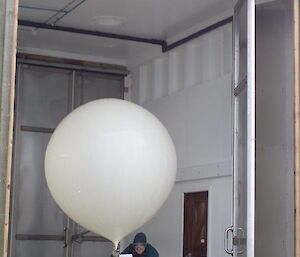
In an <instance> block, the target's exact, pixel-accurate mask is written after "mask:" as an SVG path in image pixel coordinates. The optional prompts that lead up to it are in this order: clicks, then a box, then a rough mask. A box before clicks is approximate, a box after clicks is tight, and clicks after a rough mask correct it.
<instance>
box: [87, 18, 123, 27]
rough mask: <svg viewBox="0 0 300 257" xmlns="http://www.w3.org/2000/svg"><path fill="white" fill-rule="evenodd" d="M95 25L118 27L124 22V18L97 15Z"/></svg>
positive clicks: (94, 20) (94, 19)
mask: <svg viewBox="0 0 300 257" xmlns="http://www.w3.org/2000/svg"><path fill="white" fill-rule="evenodd" d="M92 23H93V24H94V25H100V26H107V27H117V26H121V25H122V24H123V23H124V18H122V17H119V16H96V17H94V18H93V22H92Z"/></svg>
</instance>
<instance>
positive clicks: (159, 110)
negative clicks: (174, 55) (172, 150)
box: [144, 75, 231, 168]
mask: <svg viewBox="0 0 300 257" xmlns="http://www.w3.org/2000/svg"><path fill="white" fill-rule="evenodd" d="M230 85H231V75H226V76H223V77H221V78H219V79H217V80H214V81H210V82H207V83H204V84H202V85H199V86H194V87H190V88H187V89H185V90H182V91H179V92H177V93H175V94H172V95H170V96H167V97H164V98H161V99H158V100H156V101H149V102H147V103H146V104H145V105H144V106H145V107H146V108H147V109H149V110H150V111H151V112H152V113H154V114H155V115H156V116H157V117H158V118H159V119H160V120H161V121H162V123H163V124H164V125H165V126H166V128H167V129H168V131H169V132H170V134H171V136H172V139H173V140H174V143H175V146H176V150H177V154H178V160H179V161H178V166H179V168H183V167H191V166H195V165H196V166H197V165H199V164H206V163H216V162H220V161H224V160H228V159H230V158H231V151H230V150H231V90H230V87H231V86H230Z"/></svg>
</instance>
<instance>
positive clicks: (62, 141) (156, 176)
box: [45, 99, 177, 246]
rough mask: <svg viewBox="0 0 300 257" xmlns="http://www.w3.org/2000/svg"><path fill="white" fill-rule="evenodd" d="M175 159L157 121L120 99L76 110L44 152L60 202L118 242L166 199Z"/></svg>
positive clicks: (51, 186)
mask: <svg viewBox="0 0 300 257" xmlns="http://www.w3.org/2000/svg"><path fill="white" fill-rule="evenodd" d="M176 166H177V163H176V152H175V148H174V144H173V142H172V139H171V137H170V136H169V134H168V132H167V130H166V129H165V127H164V126H163V125H162V124H161V123H160V121H159V120H158V119H157V118H156V117H155V116H154V115H152V114H151V113H150V112H148V111H147V110H145V109H144V108H142V107H140V106H138V105H136V104H133V103H131V102H127V101H125V100H119V99H102V100H97V101H93V102H90V103H87V104H85V105H82V106H80V107H79V108H77V109H75V110H74V111H73V112H72V113H70V114H69V115H68V116H67V117H66V118H65V119H64V120H63V121H62V122H61V123H60V124H59V126H58V127H57V129H56V130H55V132H54V133H53V135H52V137H51V139H50V142H49V144H48V147H47V151H46V156H45V173H46V180H47V183H48V186H49V189H50V192H51V194H52V196H53V197H54V199H55V200H56V202H57V203H58V205H59V206H60V207H61V209H62V210H63V211H64V212H65V213H66V214H67V215H68V216H70V217H71V218H72V219H73V220H74V221H76V222H77V223H79V224H80V225H82V226H83V227H85V228H87V229H89V230H91V231H93V232H96V233H98V234H100V235H102V236H104V237H106V238H107V239H109V240H111V241H112V242H113V243H114V245H115V246H117V244H118V242H119V241H120V240H121V239H122V238H123V237H124V236H126V235H127V234H129V233H130V232H132V231H134V230H135V229H137V228H139V227H140V226H142V225H143V224H144V223H145V222H147V221H148V220H149V219H150V218H151V217H152V216H153V215H154V214H155V213H156V212H157V211H158V209H159V208H160V207H161V206H162V204H163V203H164V201H165V200H166V198H167V197H168V195H169V193H170V191H171V189H172V187H173V185H174V181H175V176H176V169H177V167H176Z"/></svg>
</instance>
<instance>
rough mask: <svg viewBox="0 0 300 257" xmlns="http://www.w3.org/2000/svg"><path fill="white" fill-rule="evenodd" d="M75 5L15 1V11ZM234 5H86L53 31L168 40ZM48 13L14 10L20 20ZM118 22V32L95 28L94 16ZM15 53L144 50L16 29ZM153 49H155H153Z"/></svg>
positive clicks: (133, 1)
mask: <svg viewBox="0 0 300 257" xmlns="http://www.w3.org/2000/svg"><path fill="white" fill-rule="evenodd" d="M72 1H75V2H74V4H76V3H79V2H80V0H77V1H76V0H20V6H27V7H28V6H29V7H36V8H50V9H56V10H59V9H62V8H63V7H64V6H66V5H67V4H68V3H70V2H72ZM233 2H234V1H233V0H86V1H85V2H83V3H82V4H81V5H80V6H78V7H77V8H76V9H75V10H73V11H72V12H70V13H68V14H67V15H66V16H65V17H64V18H63V19H61V20H60V21H59V22H58V23H57V24H56V25H60V26H68V27H74V28H81V29H88V30H99V31H103V32H111V33H118V34H125V35H130V36H137V37H145V38H157V39H164V40H167V39H169V38H172V37H174V36H176V35H178V34H180V33H182V32H184V31H186V30H188V29H190V28H191V27H194V26H195V25H197V24H201V23H203V22H205V21H207V20H208V19H210V18H211V17H215V16H217V15H219V14H220V13H224V12H226V11H228V10H231V9H232V7H233ZM52 14H53V12H51V11H42V10H32V9H27V8H20V9H19V18H20V19H23V20H30V21H35V22H45V21H46V20H47V19H48V18H49V17H51V15H52ZM102 15H103V16H118V17H121V18H122V19H123V20H124V23H123V24H122V25H121V26H118V27H104V26H95V24H94V23H93V18H94V17H95V16H102ZM18 44H19V48H26V47H27V48H28V47H30V48H39V49H43V48H45V49H48V50H57V51H69V52H73V53H77V54H85V55H98V56H103V57H110V58H117V59H128V58H130V56H132V55H133V54H138V53H139V52H142V51H145V50H146V49H148V48H149V47H151V46H149V45H146V44H141V43H132V42H126V41H123V40H115V39H107V38H97V37H94V36H82V35H78V34H72V33H66V32H58V31H51V30H42V29H38V30H37V31H34V32H33V31H32V30H31V29H29V28H25V27H20V29H19V34H18ZM156 48H157V47H156Z"/></svg>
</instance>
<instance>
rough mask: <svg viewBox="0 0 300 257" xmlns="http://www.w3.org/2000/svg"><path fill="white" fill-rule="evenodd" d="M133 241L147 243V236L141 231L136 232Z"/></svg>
mask: <svg viewBox="0 0 300 257" xmlns="http://www.w3.org/2000/svg"><path fill="white" fill-rule="evenodd" d="M133 243H134V244H136V243H141V244H146V243H147V238H146V235H145V234H144V233H142V232H140V233H137V234H136V235H135V237H134V240H133Z"/></svg>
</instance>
